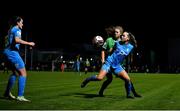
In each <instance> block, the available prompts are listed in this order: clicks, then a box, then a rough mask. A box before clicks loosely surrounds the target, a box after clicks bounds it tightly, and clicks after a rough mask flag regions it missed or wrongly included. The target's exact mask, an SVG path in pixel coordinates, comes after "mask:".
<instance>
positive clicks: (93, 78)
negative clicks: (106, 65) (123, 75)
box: [86, 75, 99, 81]
mask: <svg viewBox="0 0 180 111" xmlns="http://www.w3.org/2000/svg"><path fill="white" fill-rule="evenodd" d="M86 81H99V80H98V79H97V78H96V75H94V76H91V77H89V78H87V79H86Z"/></svg>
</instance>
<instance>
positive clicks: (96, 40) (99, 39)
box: [92, 35, 104, 47]
mask: <svg viewBox="0 0 180 111" xmlns="http://www.w3.org/2000/svg"><path fill="white" fill-rule="evenodd" d="M92 43H93V45H95V46H98V47H99V46H102V45H103V44H104V39H103V37H102V36H99V35H97V36H95V37H94V38H93V40H92Z"/></svg>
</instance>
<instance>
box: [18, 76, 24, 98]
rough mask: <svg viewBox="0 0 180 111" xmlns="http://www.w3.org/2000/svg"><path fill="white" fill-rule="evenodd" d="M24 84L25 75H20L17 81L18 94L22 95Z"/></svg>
mask: <svg viewBox="0 0 180 111" xmlns="http://www.w3.org/2000/svg"><path fill="white" fill-rule="evenodd" d="M25 84H26V77H25V76H20V77H19V81H18V96H23V95H24V89H25Z"/></svg>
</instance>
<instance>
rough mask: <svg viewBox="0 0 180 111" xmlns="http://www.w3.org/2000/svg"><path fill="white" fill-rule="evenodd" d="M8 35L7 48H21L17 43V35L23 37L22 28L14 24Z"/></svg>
mask: <svg viewBox="0 0 180 111" xmlns="http://www.w3.org/2000/svg"><path fill="white" fill-rule="evenodd" d="M7 37H8V38H7V40H6V41H5V42H6V43H5V49H11V50H19V46H20V44H16V43H15V37H19V38H21V30H20V29H19V28H18V27H17V26H14V27H13V28H12V29H11V30H10V32H8V36H7Z"/></svg>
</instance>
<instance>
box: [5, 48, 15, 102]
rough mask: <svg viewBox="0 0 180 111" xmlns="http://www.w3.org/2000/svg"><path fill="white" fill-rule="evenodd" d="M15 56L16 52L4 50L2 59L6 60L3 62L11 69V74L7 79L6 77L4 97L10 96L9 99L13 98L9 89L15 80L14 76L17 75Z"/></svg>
mask: <svg viewBox="0 0 180 111" xmlns="http://www.w3.org/2000/svg"><path fill="white" fill-rule="evenodd" d="M15 56H16V53H13V52H11V51H9V50H5V51H4V59H5V60H6V62H5V63H6V65H7V67H8V68H9V69H11V70H12V74H11V75H10V76H9V79H8V83H7V86H6V90H5V93H4V97H7V98H10V99H15V96H13V95H12V94H11V89H12V87H13V86H14V84H15V82H16V77H17V75H16V73H15V64H16V60H15Z"/></svg>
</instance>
